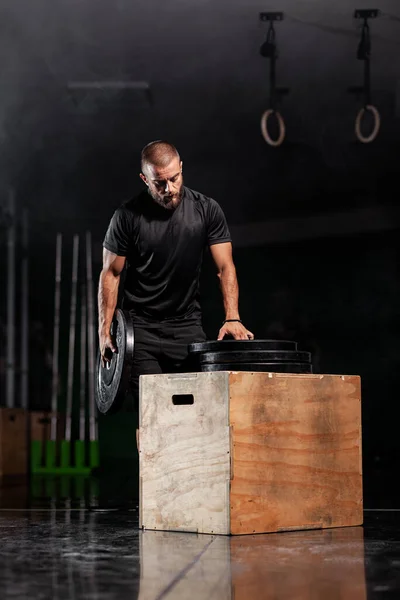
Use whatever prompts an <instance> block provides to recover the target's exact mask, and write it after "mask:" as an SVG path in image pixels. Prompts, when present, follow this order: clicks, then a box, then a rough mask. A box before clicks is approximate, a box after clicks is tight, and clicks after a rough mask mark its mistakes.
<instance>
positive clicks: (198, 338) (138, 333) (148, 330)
mask: <svg viewBox="0 0 400 600" xmlns="http://www.w3.org/2000/svg"><path fill="white" fill-rule="evenodd" d="M134 334H135V347H134V355H133V365H132V371H131V394H130V395H131V399H130V400H129V399H128V402H127V404H126V406H125V408H126V409H127V410H132V409H133V410H134V411H135V412H136V411H137V410H138V406H139V377H140V375H152V374H157V373H190V372H191V371H195V370H197V368H196V366H195V364H194V362H193V359H192V357H191V356H189V352H188V346H189V344H193V343H195V342H205V341H206V339H207V338H206V335H205V333H204V331H203V328H202V326H201V325H200V324H198V323H193V322H186V323H185V322H182V323H174V324H170V325H166V324H159V325H154V324H152V325H151V326H148V327H147V326H146V325H142V324H140V325H139V324H136V325H135V326H134ZM132 401H133V406H129V405H130V404H131V403H132Z"/></svg>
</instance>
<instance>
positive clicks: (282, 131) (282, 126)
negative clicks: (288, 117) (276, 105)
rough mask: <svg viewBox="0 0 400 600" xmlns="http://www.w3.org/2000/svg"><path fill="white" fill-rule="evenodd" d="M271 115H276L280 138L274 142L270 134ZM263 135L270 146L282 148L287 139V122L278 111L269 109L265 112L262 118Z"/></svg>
mask: <svg viewBox="0 0 400 600" xmlns="http://www.w3.org/2000/svg"><path fill="white" fill-rule="evenodd" d="M271 115H275V116H276V118H277V119H278V124H279V136H278V139H276V140H273V139H272V138H271V136H270V135H269V132H268V119H269V117H270V116H271ZM261 133H262V135H263V138H264V140H265V141H266V142H267V144H269V145H270V146H275V147H276V146H280V145H281V144H282V142H283V140H284V139H285V133H286V129H285V122H284V120H283V119H282V117H281V114H280V113H279V112H278V111H277V110H274V109H273V108H269V109H268V110H266V111H265V113H264V114H263V116H262V117H261Z"/></svg>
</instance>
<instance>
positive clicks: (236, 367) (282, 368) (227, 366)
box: [201, 362, 312, 373]
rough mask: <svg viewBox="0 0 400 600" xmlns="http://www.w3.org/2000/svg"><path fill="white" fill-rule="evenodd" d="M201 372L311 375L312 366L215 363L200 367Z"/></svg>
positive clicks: (307, 364)
mask: <svg viewBox="0 0 400 600" xmlns="http://www.w3.org/2000/svg"><path fill="white" fill-rule="evenodd" d="M201 371H203V372H210V371H257V372H259V371H262V372H265V373H312V365H311V364H310V363H307V362H295V363H288V362H285V363H282V362H281V363H279V362H272V363H271V362H266V363H224V364H221V363H219V364H218V363H215V364H213V365H212V364H204V365H201Z"/></svg>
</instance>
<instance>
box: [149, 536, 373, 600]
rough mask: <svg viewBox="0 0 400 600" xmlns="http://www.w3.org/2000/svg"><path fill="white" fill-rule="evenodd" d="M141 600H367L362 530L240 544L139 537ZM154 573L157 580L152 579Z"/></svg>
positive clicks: (219, 539) (223, 540)
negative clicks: (166, 594) (165, 597)
mask: <svg viewBox="0 0 400 600" xmlns="http://www.w3.org/2000/svg"><path fill="white" fill-rule="evenodd" d="M139 541H140V556H141V565H142V572H141V579H140V594H139V599H140V600H150V599H151V598H159V597H161V594H162V593H163V590H164V589H166V588H168V587H169V588H170V591H171V593H172V589H173V595H171V597H173V598H177V599H181V598H182V600H183V599H185V598H189V597H190V598H191V600H196V599H200V598H210V599H214V598H215V599H217V598H218V599H224V600H225V599H226V600H233V599H234V600H248V599H249V598H263V599H264V598H265V599H268V600H274V599H280V598H291V599H304V600H310V599H314V598H315V599H317V598H318V599H321V598H323V599H324V600H331V599H332V600H334V599H335V600H336V599H337V598H349V599H350V598H352V599H353V600H364V599H366V598H367V592H366V580H365V570H364V539H363V529H362V527H356V528H346V529H335V530H333V529H331V530H319V531H307V532H305V531H303V532H295V533H285V534H281V533H280V534H268V535H257V536H240V537H222V536H218V537H213V538H211V539H207V537H205V536H196V535H193V534H192V535H190V534H181V533H176V534H174V533H163V532H158V531H157V532H152V531H146V532H144V533H143V534H141V535H140V538H139ZM154 573H158V577H157V578H155V577H154Z"/></svg>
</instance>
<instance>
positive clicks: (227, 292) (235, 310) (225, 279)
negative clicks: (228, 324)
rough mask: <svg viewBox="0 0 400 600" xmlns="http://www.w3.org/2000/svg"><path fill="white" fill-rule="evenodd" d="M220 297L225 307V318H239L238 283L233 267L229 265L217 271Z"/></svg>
mask: <svg viewBox="0 0 400 600" xmlns="http://www.w3.org/2000/svg"><path fill="white" fill-rule="evenodd" d="M219 279H220V282H221V291H222V298H223V302H224V309H225V319H240V316H239V285H238V281H237V277H236V269H235V267H234V266H233V265H232V266H229V267H226V268H224V269H222V271H221V273H219Z"/></svg>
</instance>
